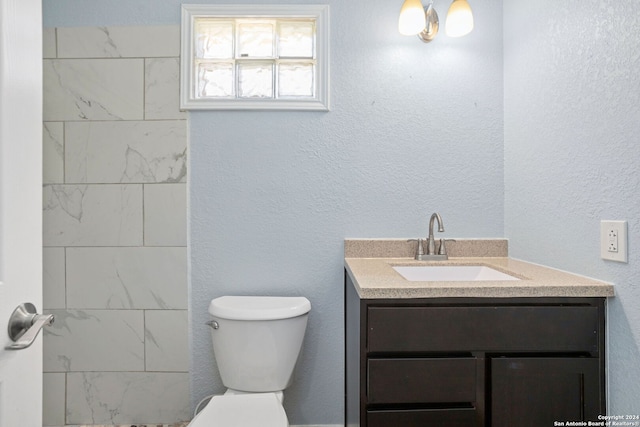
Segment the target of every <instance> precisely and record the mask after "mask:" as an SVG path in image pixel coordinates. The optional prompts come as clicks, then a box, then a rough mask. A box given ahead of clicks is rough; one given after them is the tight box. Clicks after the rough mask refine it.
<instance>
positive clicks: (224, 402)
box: [189, 393, 289, 427]
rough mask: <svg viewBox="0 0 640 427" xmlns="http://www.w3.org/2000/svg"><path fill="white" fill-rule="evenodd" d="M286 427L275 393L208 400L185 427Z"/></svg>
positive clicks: (228, 395)
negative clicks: (187, 426)
mask: <svg viewBox="0 0 640 427" xmlns="http://www.w3.org/2000/svg"><path fill="white" fill-rule="evenodd" d="M214 426H215V427H217V426H221V427H222V426H224V427H289V421H288V420H287V414H286V413H285V411H284V408H283V407H282V403H281V402H280V400H279V399H278V397H277V396H276V394H275V393H247V394H223V395H220V396H214V397H212V398H211V400H210V401H209V403H207V406H205V407H204V409H202V411H200V413H199V414H198V415H196V417H195V418H194V419H193V421H191V423H189V427H214Z"/></svg>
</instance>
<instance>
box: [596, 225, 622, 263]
mask: <svg viewBox="0 0 640 427" xmlns="http://www.w3.org/2000/svg"><path fill="white" fill-rule="evenodd" d="M600 257H601V258H602V259H606V260H610V261H617V262H627V221H607V220H602V221H600Z"/></svg>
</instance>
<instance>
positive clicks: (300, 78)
mask: <svg viewBox="0 0 640 427" xmlns="http://www.w3.org/2000/svg"><path fill="white" fill-rule="evenodd" d="M314 75H315V65H314V64H310V63H284V64H280V65H279V67H278V97H287V96H289V97H291V96H293V97H313V96H315V93H314V87H315V85H314Z"/></svg>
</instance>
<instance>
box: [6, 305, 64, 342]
mask: <svg viewBox="0 0 640 427" xmlns="http://www.w3.org/2000/svg"><path fill="white" fill-rule="evenodd" d="M53 320H54V317H53V314H38V312H37V311H36V307H35V306H34V305H33V304H31V303H30V302H25V303H24V304H20V305H19V306H18V307H16V309H15V310H13V314H11V318H9V338H11V340H13V341H15V342H14V343H13V344H11V345H9V346H7V347H5V350H22V349H23V348H27V347H29V346H30V345H31V344H33V342H34V341H35V340H36V337H37V336H38V332H40V329H42V328H43V327H44V326H49V325H51V324H52V323H53Z"/></svg>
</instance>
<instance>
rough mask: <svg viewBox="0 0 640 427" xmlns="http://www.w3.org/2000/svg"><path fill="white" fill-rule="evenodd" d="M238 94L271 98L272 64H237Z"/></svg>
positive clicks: (247, 96)
mask: <svg viewBox="0 0 640 427" xmlns="http://www.w3.org/2000/svg"><path fill="white" fill-rule="evenodd" d="M238 96H239V97H241V98H273V64H270V63H267V64H255V63H250V64H239V65H238Z"/></svg>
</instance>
